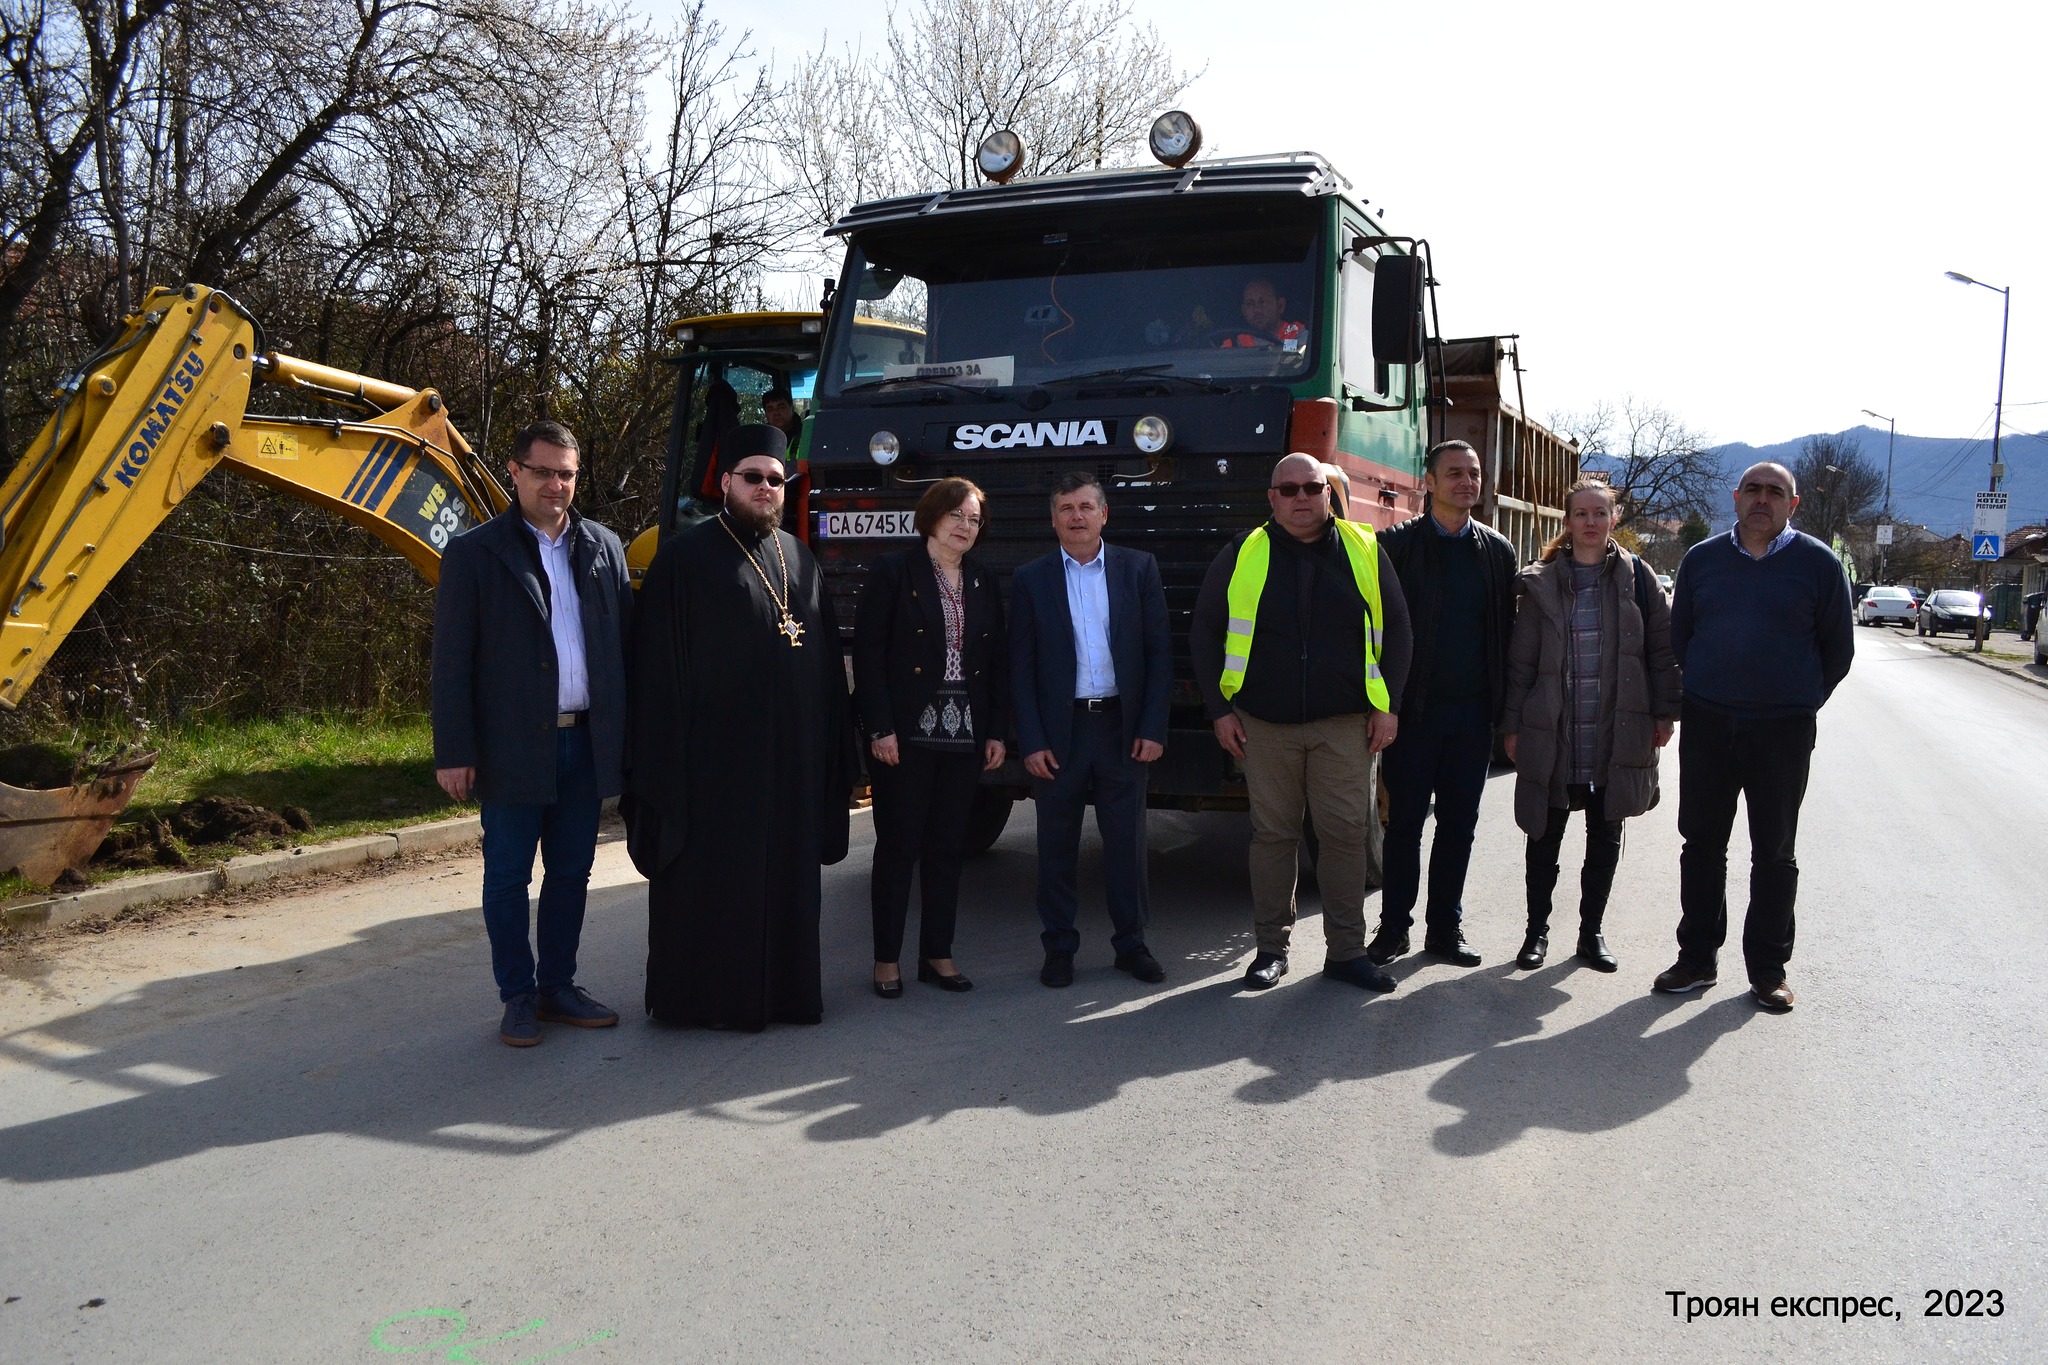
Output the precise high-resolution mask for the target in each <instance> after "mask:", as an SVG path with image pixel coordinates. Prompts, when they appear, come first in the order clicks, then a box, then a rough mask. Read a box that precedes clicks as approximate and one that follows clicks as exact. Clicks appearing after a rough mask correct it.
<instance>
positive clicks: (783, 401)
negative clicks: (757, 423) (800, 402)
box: [761, 388, 804, 465]
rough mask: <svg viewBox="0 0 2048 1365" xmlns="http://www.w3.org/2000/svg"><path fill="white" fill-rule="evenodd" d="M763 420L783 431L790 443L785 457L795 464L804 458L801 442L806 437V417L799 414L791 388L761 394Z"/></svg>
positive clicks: (784, 436) (771, 390) (784, 437)
mask: <svg viewBox="0 0 2048 1365" xmlns="http://www.w3.org/2000/svg"><path fill="white" fill-rule="evenodd" d="M761 417H762V420H764V421H765V422H767V423H768V425H769V426H771V427H774V428H775V429H776V430H777V431H779V432H781V433H782V437H783V439H784V440H785V441H787V442H788V443H789V453H788V454H787V455H786V456H785V457H784V458H785V459H786V460H787V462H788V463H789V464H791V465H794V464H795V463H796V462H797V461H798V460H800V459H802V458H803V450H802V449H801V444H802V442H803V439H804V419H803V418H801V417H799V416H797V411H796V403H795V402H794V401H793V400H792V399H791V398H790V396H789V390H788V389H784V388H774V389H770V390H768V392H767V393H765V394H763V395H761Z"/></svg>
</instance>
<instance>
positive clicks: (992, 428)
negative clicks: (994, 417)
mask: <svg viewBox="0 0 2048 1365" xmlns="http://www.w3.org/2000/svg"><path fill="white" fill-rule="evenodd" d="M1108 444H1109V431H1108V429H1107V428H1106V427H1105V426H1104V425H1103V423H1102V422H1101V421H1100V420H1088V421H1070V422H1016V423H1010V422H990V423H989V424H988V425H986V426H982V425H980V424H979V423H975V422H968V423H965V424H963V425H961V426H958V427H955V428H954V429H953V449H955V450H1007V449H1009V448H1011V447H1012V446H1029V447H1031V448H1032V449H1034V450H1036V449H1039V448H1041V447H1044V446H1106V445H1108Z"/></svg>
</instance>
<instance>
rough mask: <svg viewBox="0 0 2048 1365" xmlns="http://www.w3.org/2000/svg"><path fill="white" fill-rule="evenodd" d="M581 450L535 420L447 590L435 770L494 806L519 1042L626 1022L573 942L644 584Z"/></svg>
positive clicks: (457, 796) (614, 773)
mask: <svg viewBox="0 0 2048 1365" xmlns="http://www.w3.org/2000/svg"><path fill="white" fill-rule="evenodd" d="M580 460H581V455H580V454H579V452H578V450H577V445H576V437H575V436H574V435H572V434H571V433H570V431H569V429H568V428H567V427H565V426H563V425H562V424H561V423H559V422H535V423H533V424H532V425H531V426H528V427H526V428H524V429H523V430H521V431H520V432H519V434H518V435H517V436H516V437H515V438H514V439H513V442H512V458H511V461H510V462H509V463H508V464H507V465H506V473H508V474H509V475H510V476H511V478H512V485H513V489H514V491H515V493H516V494H517V497H516V498H515V500H514V501H513V503H512V505H511V506H510V507H508V508H506V509H505V511H503V512H501V513H499V514H498V515H497V516H495V517H493V518H491V519H490V520H489V521H487V522H485V523H483V525H481V526H478V527H476V528H475V529H474V530H471V531H468V532H466V533H465V534H463V535H460V536H457V537H456V538H455V539H454V540H452V541H450V542H449V543H448V549H447V551H446V553H445V554H443V556H442V558H441V581H440V585H439V587H438V588H437V589H436V590H435V593H434V680H433V716H434V779H435V780H436V781H437V782H439V783H440V784H441V789H442V790H443V791H445V792H447V793H448V795H449V796H450V797H451V798H453V799H454V800H457V801H472V800H473V801H476V802H478V803H479V804H480V805H481V806H482V808H483V827H484V835H483V854H484V892H483V911H484V928H485V931H486V932H487V933H488V934H489V936H490V941H491V970H492V971H493V972H494V973H495V974H496V976H497V978H498V997H499V999H500V1000H501V1001H502V1002H503V1004H504V1006H505V1015H504V1019H503V1021H502V1022H501V1023H500V1024H499V1026H498V1038H499V1040H500V1041H502V1042H504V1043H506V1044H507V1045H509V1046H511V1047H532V1046H533V1045H534V1044H536V1043H538V1042H539V1041H540V1022H541V1021H546V1022H549V1023H562V1024H573V1025H575V1026H577V1027H579V1028H608V1027H610V1026H611V1025H613V1024H616V1023H618V1022H619V1016H618V1015H617V1014H615V1013H614V1012H613V1011H612V1010H610V1009H608V1008H606V1007H605V1006H603V1005H600V1004H599V1003H598V1002H597V1001H595V1000H593V999H591V998H590V996H589V994H588V993H587V992H585V991H584V989H583V988H582V987H581V986H578V985H577V984H576V948H577V944H578V941H579V940H580V939H581V937H582V933H583V902H584V895H585V892H586V890H587V888H588V886H589V882H590V865H591V862H592V860H593V859H594V858H595V857H596V854H597V822H598V811H599V807H600V806H601V805H602V804H603V802H604V800H605V798H606V797H610V796H617V795H618V794H619V792H620V789H621V786H622V774H623V766H624V754H625V734H626V634H627V627H628V623H629V620H630V617H631V613H632V610H633V593H632V587H631V584H630V581H629V580H628V578H627V575H626V552H625V550H624V549H623V548H622V547H621V546H620V545H619V538H618V537H617V536H615V535H613V534H612V533H611V532H610V531H608V530H606V529H605V528H604V527H602V526H600V525H598V524H597V523H596V522H594V521H590V520H588V519H586V518H584V517H582V516H580V515H578V513H577V512H576V509H575V508H574V507H573V506H571V503H572V502H573V501H574V499H575V496H576V476H577V474H578V473H579V472H580ZM536 850H537V851H538V852H539V853H540V856H541V863H542V867H543V875H542V879H541V885H540V907H539V910H538V912H537V913H536V915H535V921H536V923H535V932H534V938H535V939H536V940H537V941H538V943H539V947H540V960H539V963H538V965H536V963H535V961H534V951H533V947H532V945H531V944H530V943H529V941H528V937H527V888H528V887H529V886H530V885H531V884H532V881H533V857H534V853H535V852H536Z"/></svg>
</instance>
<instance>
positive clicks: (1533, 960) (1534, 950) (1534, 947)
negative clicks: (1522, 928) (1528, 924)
mask: <svg viewBox="0 0 2048 1365" xmlns="http://www.w3.org/2000/svg"><path fill="white" fill-rule="evenodd" d="M1584 941H1585V940H1583V939H1581V940H1580V942H1582V943H1583V942H1584ZM1549 954H1550V935H1549V934H1547V933H1545V932H1544V931H1543V930H1541V929H1531V930H1530V931H1529V936H1528V937H1527V938H1525V939H1523V940H1522V951H1521V952H1520V953H1519V954H1518V955H1517V956H1516V958H1515V965H1516V966H1517V967H1520V968H1521V969H1522V970H1523V971H1525V972H1533V971H1535V970H1536V969H1537V968H1538V967H1541V966H1542V965H1543V959H1544V958H1545V957H1547V956H1549Z"/></svg>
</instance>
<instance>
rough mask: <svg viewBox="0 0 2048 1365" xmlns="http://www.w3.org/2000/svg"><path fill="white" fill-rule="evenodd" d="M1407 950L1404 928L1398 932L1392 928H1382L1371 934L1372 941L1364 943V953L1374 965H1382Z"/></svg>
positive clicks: (1406, 934) (1406, 935)
mask: <svg viewBox="0 0 2048 1365" xmlns="http://www.w3.org/2000/svg"><path fill="white" fill-rule="evenodd" d="M1407 951H1408V931H1407V930H1406V929H1403V930H1401V931H1399V932H1398V933H1397V932H1395V931H1394V930H1392V929H1382V930H1380V931H1379V932H1378V933H1377V934H1374V935H1373V936H1372V942H1370V943H1368V944H1366V945H1365V955H1366V957H1368V958H1370V959H1371V960H1372V965H1373V966H1375V967H1384V966H1386V965H1387V964H1388V963H1389V962H1392V961H1393V960H1394V959H1395V958H1397V957H1400V956H1401V955H1402V954H1403V953H1405V952H1407Z"/></svg>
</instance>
